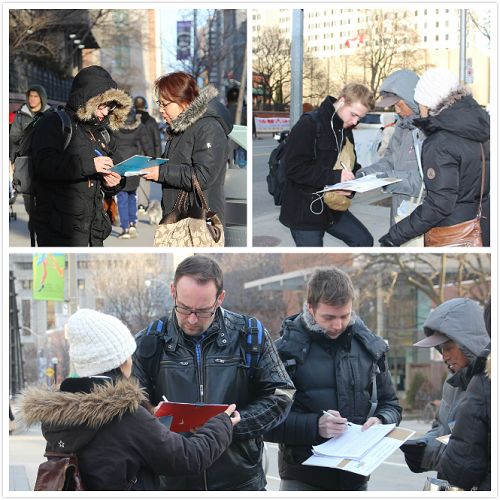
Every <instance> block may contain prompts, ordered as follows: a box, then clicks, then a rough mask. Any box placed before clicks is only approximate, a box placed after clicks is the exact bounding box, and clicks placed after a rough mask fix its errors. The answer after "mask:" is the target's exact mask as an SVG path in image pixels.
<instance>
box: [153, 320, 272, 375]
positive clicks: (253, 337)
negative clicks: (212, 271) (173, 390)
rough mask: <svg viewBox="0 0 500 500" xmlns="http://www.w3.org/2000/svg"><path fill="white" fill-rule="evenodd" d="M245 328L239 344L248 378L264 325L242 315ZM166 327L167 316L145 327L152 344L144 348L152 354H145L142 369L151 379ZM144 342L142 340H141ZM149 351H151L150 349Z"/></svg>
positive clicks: (257, 357)
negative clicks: (243, 354)
mask: <svg viewBox="0 0 500 500" xmlns="http://www.w3.org/2000/svg"><path fill="white" fill-rule="evenodd" d="M244 318H245V329H244V330H242V331H241V334H242V335H241V339H240V340H241V346H242V348H243V351H244V353H245V366H246V368H247V370H248V374H249V377H250V378H253V377H254V375H255V372H256V370H257V365H258V364H259V361H260V358H261V355H262V349H263V344H264V336H265V335H264V327H263V326H262V323H261V322H260V321H259V320H258V319H257V318H254V317H251V316H244ZM167 328H168V318H167V317H163V318H161V319H158V320H155V321H153V322H151V323H150V324H149V325H148V327H147V329H146V334H145V335H146V338H147V339H148V342H152V343H154V345H153V346H151V345H149V346H148V347H147V348H146V349H147V350H148V351H149V350H150V349H152V350H153V354H152V355H149V356H147V358H146V360H145V361H146V363H144V369H145V372H146V373H147V375H148V376H149V377H150V378H151V379H152V378H153V376H154V375H155V373H156V369H157V367H158V365H159V363H160V359H161V354H162V351H163V337H164V336H165V334H166V332H167ZM143 342H144V340H143ZM150 352H151V351H150Z"/></svg>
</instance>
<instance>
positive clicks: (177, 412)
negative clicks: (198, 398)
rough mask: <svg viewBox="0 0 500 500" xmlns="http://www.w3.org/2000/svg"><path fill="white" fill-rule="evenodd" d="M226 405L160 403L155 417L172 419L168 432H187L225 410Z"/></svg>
mask: <svg viewBox="0 0 500 500" xmlns="http://www.w3.org/2000/svg"><path fill="white" fill-rule="evenodd" d="M228 406H229V405H226V404H205V403H175V402H170V401H169V402H162V403H161V405H160V407H159V408H158V410H157V411H156V412H155V417H165V416H171V417H172V424H171V425H170V430H171V431H174V432H189V431H190V430H191V429H194V428H195V427H200V425H203V424H204V423H206V422H207V420H209V419H211V418H212V417H215V415H218V414H219V413H222V412H223V411H225V410H226V409H227V407H228Z"/></svg>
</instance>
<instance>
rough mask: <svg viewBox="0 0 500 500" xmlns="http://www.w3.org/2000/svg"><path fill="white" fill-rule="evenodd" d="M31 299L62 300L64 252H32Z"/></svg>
mask: <svg viewBox="0 0 500 500" xmlns="http://www.w3.org/2000/svg"><path fill="white" fill-rule="evenodd" d="M33 300H59V301H63V300H64V254H62V253H37V254H33Z"/></svg>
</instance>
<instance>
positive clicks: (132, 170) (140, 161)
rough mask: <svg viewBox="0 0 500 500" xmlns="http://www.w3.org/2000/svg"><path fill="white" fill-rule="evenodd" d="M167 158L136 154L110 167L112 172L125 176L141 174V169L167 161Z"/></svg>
mask: <svg viewBox="0 0 500 500" xmlns="http://www.w3.org/2000/svg"><path fill="white" fill-rule="evenodd" d="M167 161H168V160H167V159H166V158H152V157H151V156H142V155H134V156H131V157H130V158H127V159H126V160H124V161H122V162H120V163H117V164H116V165H114V166H113V167H111V168H110V170H111V172H116V173H117V174H120V175H121V176H123V177H130V176H131V175H141V174H142V172H141V170H142V169H144V168H148V167H155V166H157V165H163V164H164V163H167Z"/></svg>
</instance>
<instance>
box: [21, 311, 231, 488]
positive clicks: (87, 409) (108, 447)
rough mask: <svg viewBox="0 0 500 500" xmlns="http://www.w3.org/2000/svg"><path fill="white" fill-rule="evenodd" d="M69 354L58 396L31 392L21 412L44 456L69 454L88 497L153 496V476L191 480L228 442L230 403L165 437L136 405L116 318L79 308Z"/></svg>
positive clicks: (123, 334) (129, 342)
mask: <svg viewBox="0 0 500 500" xmlns="http://www.w3.org/2000/svg"><path fill="white" fill-rule="evenodd" d="M68 341H69V346H70V348H69V355H70V359H71V361H72V364H73V366H74V368H75V370H76V372H77V374H78V377H76V378H75V377H71V378H67V379H65V380H63V382H62V383H61V385H60V387H59V388H58V389H57V390H54V389H43V388H40V387H31V388H28V389H26V390H25V391H24V393H23V394H22V396H21V403H20V408H21V412H22V413H23V417H24V419H25V421H26V422H27V423H28V424H29V425H33V424H35V423H38V422H41V424H42V433H43V437H44V438H45V439H46V441H47V445H46V452H55V453H58V452H59V453H60V452H63V453H76V455H77V458H78V463H79V468H80V473H81V475H82V482H83V485H84V487H85V489H87V490H91V491H104V490H106V491H119V490H155V489H157V487H158V476H159V475H160V474H167V475H179V474H197V473H199V472H200V471H201V470H203V469H205V468H206V467H208V466H209V465H211V464H212V463H213V462H214V461H216V460H217V459H218V458H219V456H220V455H221V453H223V452H224V450H225V449H226V448H227V447H228V446H229V444H230V442H231V435H232V427H233V426H234V425H236V424H237V423H238V422H239V420H240V417H239V414H238V412H235V413H234V416H233V417H230V415H231V414H232V413H233V411H234V410H235V406H234V405H231V406H230V407H229V408H228V409H227V410H226V411H225V412H224V413H221V414H220V415H217V416H216V417H213V418H212V419H210V420H209V421H208V422H207V423H206V424H205V425H203V426H202V427H200V428H199V429H198V430H197V431H196V432H194V433H193V434H191V435H190V436H183V435H181V434H177V433H175V432H171V431H169V430H168V429H167V428H166V427H165V426H164V425H163V424H161V423H160V421H159V420H158V419H157V418H155V417H154V416H153V415H151V414H150V413H149V412H148V411H147V410H146V409H145V408H144V407H143V406H142V405H141V403H142V402H143V400H144V393H143V392H142V391H141V389H140V388H139V385H138V384H137V381H135V380H133V379H131V378H130V374H131V370H132V358H131V356H132V354H133V353H134V351H135V349H136V344H135V342H134V338H133V337H132V334H131V333H130V331H129V329H128V328H127V327H126V326H125V325H124V324H123V323H122V322H121V321H120V320H118V319H117V318H115V317H113V316H109V315H108V314H103V313H100V312H97V311H93V310H90V309H80V310H79V311H77V312H76V313H75V314H73V315H72V316H71V318H70V319H69V322H68Z"/></svg>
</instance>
